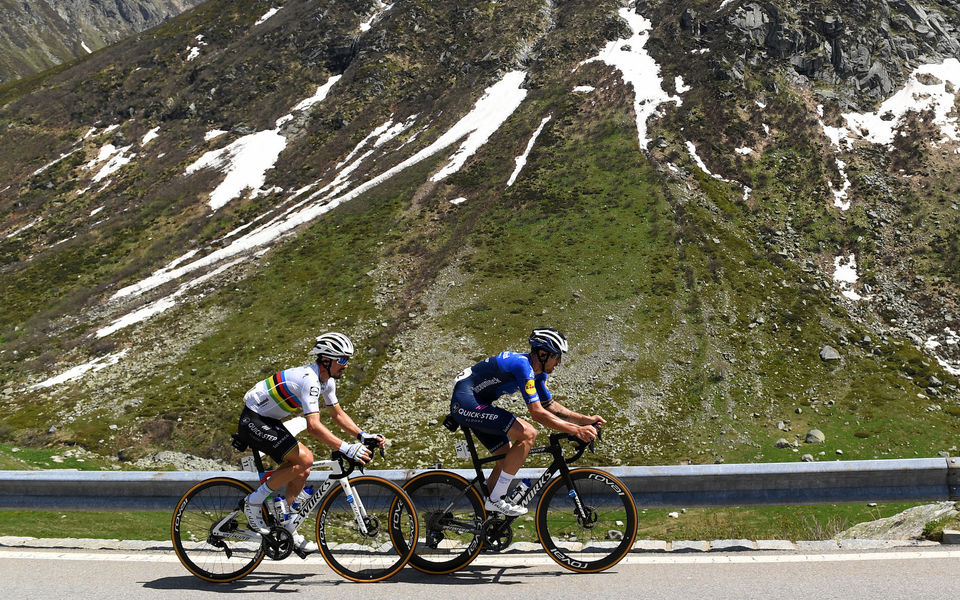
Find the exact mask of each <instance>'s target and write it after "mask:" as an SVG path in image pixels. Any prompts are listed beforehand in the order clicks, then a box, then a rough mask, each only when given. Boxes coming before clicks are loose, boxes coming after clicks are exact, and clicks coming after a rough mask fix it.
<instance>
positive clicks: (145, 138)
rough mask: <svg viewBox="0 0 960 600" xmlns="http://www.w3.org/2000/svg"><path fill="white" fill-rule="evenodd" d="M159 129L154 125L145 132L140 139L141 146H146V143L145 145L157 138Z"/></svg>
mask: <svg viewBox="0 0 960 600" xmlns="http://www.w3.org/2000/svg"><path fill="white" fill-rule="evenodd" d="M159 131H160V127H159V126H157V127H154V128H153V129H151V130H150V131H148V132H147V133H146V134H144V136H143V139H141V140H140V145H141V146H146V145H147V144H148V143H150V142H151V141H153V140H155V139H157V138H158V137H160V134H159V133H158V132H159Z"/></svg>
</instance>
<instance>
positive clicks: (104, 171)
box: [92, 144, 137, 182]
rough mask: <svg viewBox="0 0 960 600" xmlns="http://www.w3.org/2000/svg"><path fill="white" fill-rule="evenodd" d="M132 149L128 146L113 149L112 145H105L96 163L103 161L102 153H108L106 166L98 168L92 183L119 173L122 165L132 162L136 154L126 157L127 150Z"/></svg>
mask: <svg viewBox="0 0 960 600" xmlns="http://www.w3.org/2000/svg"><path fill="white" fill-rule="evenodd" d="M132 147H133V146H132V145H130V146H124V147H123V148H115V147H114V146H113V144H107V145H106V146H104V147H103V148H101V149H100V156H99V157H98V161H102V160H103V159H104V151H105V150H106V151H107V152H108V154H107V155H106V156H107V157H108V159H107V164H105V165H103V167H101V168H100V170H99V171H98V172H97V174H96V175H94V176H93V180H92V181H94V182H97V181H102V180H104V179H106V178H107V177H109V176H110V175H112V174H113V173H116V172H117V171H119V170H120V168H121V167H123V166H124V165H126V164H129V163H130V161H132V160H133V159H134V158H136V156H137V155H136V154H131V155H129V156H127V150H129V149H130V148H132Z"/></svg>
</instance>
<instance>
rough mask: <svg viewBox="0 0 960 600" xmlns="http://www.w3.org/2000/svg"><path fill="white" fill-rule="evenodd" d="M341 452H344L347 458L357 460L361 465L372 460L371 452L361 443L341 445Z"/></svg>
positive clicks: (344, 443)
mask: <svg viewBox="0 0 960 600" xmlns="http://www.w3.org/2000/svg"><path fill="white" fill-rule="evenodd" d="M340 452H343V453H344V455H346V457H347V458H349V459H352V460H355V461H357V462H358V463H360V464H361V465H365V464H367V463H368V462H370V459H371V458H372V455H371V454H370V450H369V449H367V447H366V446H364V445H363V444H362V443H360V442H354V443H353V444H348V443H346V442H343V443H342V444H341V445H340Z"/></svg>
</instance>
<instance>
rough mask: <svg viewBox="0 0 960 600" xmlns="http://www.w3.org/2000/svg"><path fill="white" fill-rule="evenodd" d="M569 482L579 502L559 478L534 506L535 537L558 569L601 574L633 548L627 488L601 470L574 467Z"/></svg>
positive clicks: (634, 514) (632, 518)
mask: <svg viewBox="0 0 960 600" xmlns="http://www.w3.org/2000/svg"><path fill="white" fill-rule="evenodd" d="M570 479H571V480H572V481H573V485H574V488H575V489H576V494H575V495H576V498H577V499H578V500H579V503H578V502H576V501H575V499H574V497H573V495H571V494H570V489H569V487H568V485H567V483H566V482H565V481H564V480H563V478H559V479H555V480H554V481H553V482H551V484H550V485H548V487H547V489H546V490H544V493H543V498H542V499H541V501H540V504H539V506H538V507H537V534H538V535H539V536H540V542H541V544H542V545H543V547H544V549H546V551H547V553H548V554H549V555H550V557H551V558H553V559H554V560H555V561H557V563H559V564H560V565H562V566H564V567H566V568H568V569H571V570H573V571H580V572H590V573H595V572H597V571H602V570H604V569H607V568H609V567H611V566H613V565H615V564H616V563H617V562H619V561H620V559H622V558H623V557H624V556H625V555H626V553H627V552H629V551H630V548H631V547H632V546H633V540H634V538H635V537H636V530H637V509H636V506H635V505H634V503H633V498H632V497H631V496H630V494H629V492H628V491H627V488H626V487H625V486H623V484H622V483H621V482H620V481H618V480H617V479H615V478H613V477H612V476H611V475H609V474H607V473H604V472H603V471H600V470H597V469H574V470H573V471H571V472H570Z"/></svg>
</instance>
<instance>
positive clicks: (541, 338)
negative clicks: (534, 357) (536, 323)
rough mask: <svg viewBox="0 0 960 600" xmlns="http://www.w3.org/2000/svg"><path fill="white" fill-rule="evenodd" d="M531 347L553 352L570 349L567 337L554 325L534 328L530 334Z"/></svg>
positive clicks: (562, 351)
mask: <svg viewBox="0 0 960 600" xmlns="http://www.w3.org/2000/svg"><path fill="white" fill-rule="evenodd" d="M530 348H531V349H533V350H546V351H547V352H550V353H551V354H562V353H564V352H567V351H568V350H569V346H567V338H565V337H563V334H562V333H560V332H559V331H557V330H556V329H553V328H552V327H542V328H540V329H534V330H533V333H531V334H530Z"/></svg>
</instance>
